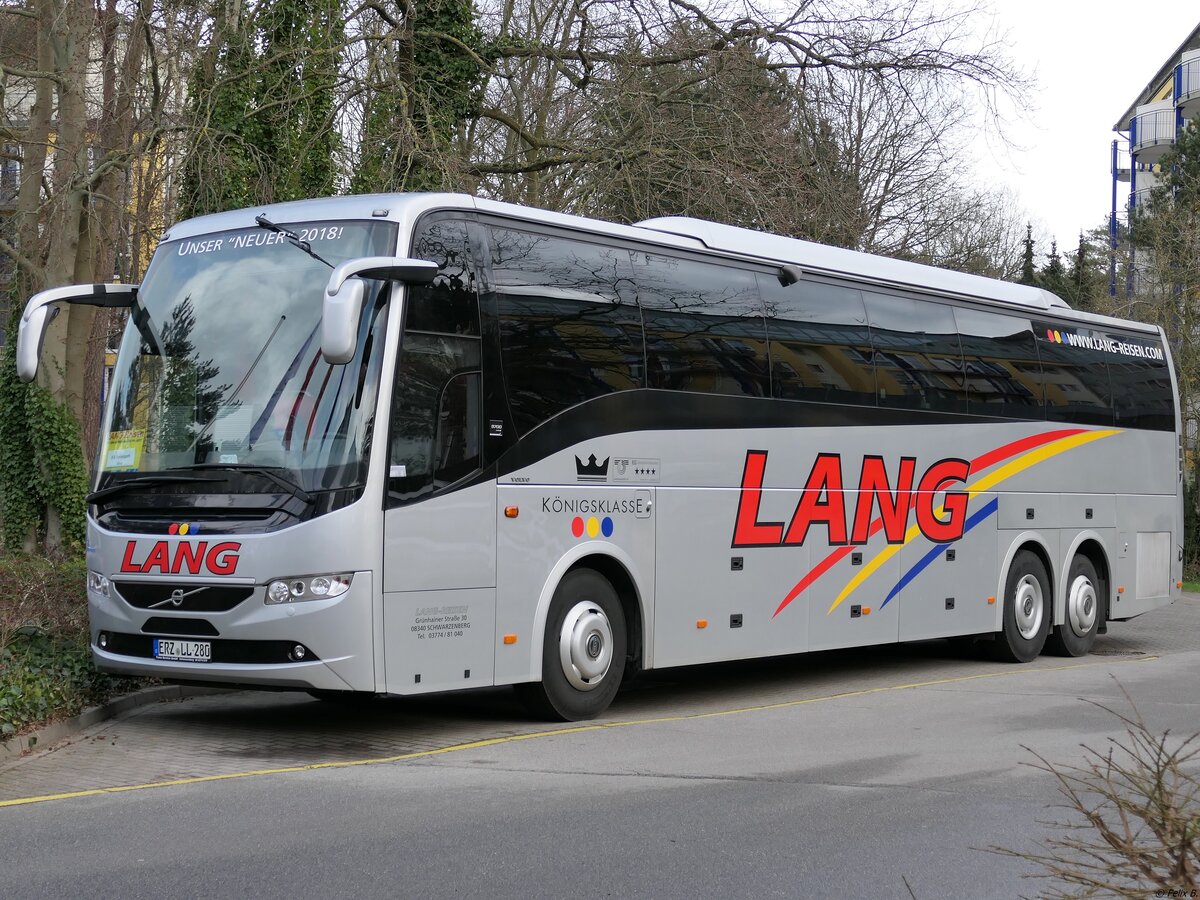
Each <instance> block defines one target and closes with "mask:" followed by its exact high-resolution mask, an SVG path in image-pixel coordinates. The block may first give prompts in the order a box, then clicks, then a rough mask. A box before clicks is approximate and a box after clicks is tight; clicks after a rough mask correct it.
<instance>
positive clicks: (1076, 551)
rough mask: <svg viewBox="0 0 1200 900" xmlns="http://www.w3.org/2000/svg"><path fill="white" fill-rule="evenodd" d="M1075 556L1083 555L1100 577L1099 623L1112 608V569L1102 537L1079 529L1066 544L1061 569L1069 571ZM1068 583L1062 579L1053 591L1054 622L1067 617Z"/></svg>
mask: <svg viewBox="0 0 1200 900" xmlns="http://www.w3.org/2000/svg"><path fill="white" fill-rule="evenodd" d="M1076 556H1083V557H1085V558H1086V559H1087V560H1088V561H1089V562H1090V563H1091V564H1092V565H1093V566H1095V568H1096V576H1097V577H1098V578H1099V579H1100V581H1101V584H1102V587H1103V591H1102V592H1101V594H1102V596H1103V598H1104V608H1103V610H1101V614H1102V618H1101V619H1100V625H1101V627H1103V625H1104V623H1105V622H1107V621H1108V613H1109V610H1110V609H1111V608H1112V607H1111V604H1112V596H1111V592H1112V583H1113V582H1112V570H1111V568H1110V567H1109V564H1108V553H1107V551H1106V550H1105V548H1104V539H1103V538H1102V537H1101V536H1100V535H1099V534H1098V533H1097V532H1095V531H1081V532H1080V533H1079V534H1077V535H1076V536H1075V539H1074V540H1072V541H1071V543H1070V545H1069V546H1068V549H1067V552H1066V553H1065V554H1064V555H1063V564H1062V569H1061V571H1062V572H1064V573H1070V571H1071V563H1072V562H1073V561H1074V559H1075V557H1076ZM1069 588H1070V585H1068V584H1067V579H1066V577H1064V578H1063V579H1062V584H1061V585H1060V586H1059V588H1058V590H1056V591H1055V592H1054V624H1055V625H1061V624H1063V623H1064V622H1065V621H1066V618H1067V590H1068V589H1069Z"/></svg>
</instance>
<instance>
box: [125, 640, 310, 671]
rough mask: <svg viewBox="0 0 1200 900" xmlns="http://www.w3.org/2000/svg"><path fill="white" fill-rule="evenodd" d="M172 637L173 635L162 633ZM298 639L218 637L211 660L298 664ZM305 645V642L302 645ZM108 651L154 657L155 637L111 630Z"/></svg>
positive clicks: (200, 666) (198, 666)
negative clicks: (294, 650) (295, 653)
mask: <svg viewBox="0 0 1200 900" xmlns="http://www.w3.org/2000/svg"><path fill="white" fill-rule="evenodd" d="M163 636H164V637H172V636H173V635H163ZM296 644H297V641H231V640H228V639H225V638H216V639H214V640H213V641H212V662H214V663H248V664H251V665H253V664H258V665H264V664H279V663H290V664H292V665H295V664H296V662H297V661H296V660H294V659H292V658H291V656H289V655H288V654H290V653H291V652H292V648H293V647H295V646H296ZM302 646H303V645H302ZM104 649H105V651H106V652H108V653H115V654H117V655H119V656H135V657H139V658H141V659H153V658H154V638H153V637H148V636H146V635H142V634H120V633H116V634H114V633H112V632H109V635H108V644H107V645H106V646H105V648H104ZM304 649H305V653H304V659H303V660H300V662H306V663H309V662H316V661H317V660H318V657H317V655H316V654H315V653H313V652H312V651H311V650H309V649H308V648H307V647H305V648H304ZM194 665H195V668H196V671H197V672H198V673H200V672H203V671H204V666H205V664H204V663H195V664H194Z"/></svg>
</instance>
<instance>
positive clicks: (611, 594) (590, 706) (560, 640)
mask: <svg viewBox="0 0 1200 900" xmlns="http://www.w3.org/2000/svg"><path fill="white" fill-rule="evenodd" d="M626 642H627V638H626V634H625V614H624V612H623V611H622V610H621V601H620V599H619V598H618V597H617V592H616V591H615V590H613V587H612V585H611V584H609V582H608V579H606V578H605V577H604V576H603V575H601V574H600V573H599V572H595V571H593V570H591V569H576V570H574V571H572V572H568V573H567V574H566V576H564V577H563V580H562V581H561V582H559V585H558V588H557V589H556V590H555V591H554V599H553V600H551V601H550V610H549V612H548V614H547V616H546V635H545V640H544V641H543V643H542V680H541V681H540V682H533V683H530V684H519V685H517V695H518V696H519V697H520V698H521V700H522V702H524V703H525V705H526V706H527V707H529V709H530V710H531V711H532V712H533V713H534V714H535V715H537V716H540V717H543V718H547V719H556V720H560V721H564V722H575V721H578V720H580V719H592V718H595V717H596V716H598V715H600V713H602V712H604V710H606V709H607V708H608V705H609V704H610V703H612V699H613V697H614V696H615V695H616V693H617V689H618V688H619V687H620V686H621V678H622V676H623V675H624V673H625V652H626Z"/></svg>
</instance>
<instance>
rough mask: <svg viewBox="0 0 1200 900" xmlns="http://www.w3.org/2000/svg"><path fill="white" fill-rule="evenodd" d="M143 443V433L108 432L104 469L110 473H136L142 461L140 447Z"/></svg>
mask: <svg viewBox="0 0 1200 900" xmlns="http://www.w3.org/2000/svg"><path fill="white" fill-rule="evenodd" d="M145 443H146V432H145V431H112V432H109V435H108V452H107V453H106V454H105V456H104V468H106V469H108V470H109V471H110V472H136V471H137V470H138V468H139V464H140V463H141V461H142V447H143V446H144V445H145Z"/></svg>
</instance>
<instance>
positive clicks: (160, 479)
mask: <svg viewBox="0 0 1200 900" xmlns="http://www.w3.org/2000/svg"><path fill="white" fill-rule="evenodd" d="M219 480H220V479H217V478H204V477H202V476H200V475H142V476H140V477H138V478H127V479H126V480H125V481H122V482H120V483H119V484H110V485H109V486H108V487H106V488H101V489H100V490H98V491H93V492H92V493H90V494H88V495H87V497H85V498H84V499H85V500H86V501H87V502H88V503H96V502H98V501H100V500H103V499H105V498H106V497H115V496H116V495H117V494H121V493H124V492H125V491H128V490H131V489H133V488H135V487H142V486H145V485H151V484H171V483H173V482H184V481H219Z"/></svg>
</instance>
